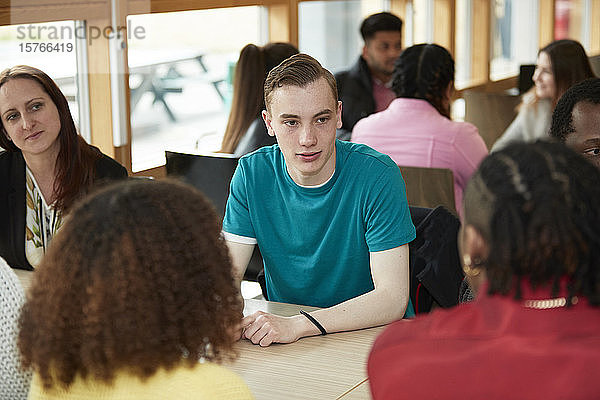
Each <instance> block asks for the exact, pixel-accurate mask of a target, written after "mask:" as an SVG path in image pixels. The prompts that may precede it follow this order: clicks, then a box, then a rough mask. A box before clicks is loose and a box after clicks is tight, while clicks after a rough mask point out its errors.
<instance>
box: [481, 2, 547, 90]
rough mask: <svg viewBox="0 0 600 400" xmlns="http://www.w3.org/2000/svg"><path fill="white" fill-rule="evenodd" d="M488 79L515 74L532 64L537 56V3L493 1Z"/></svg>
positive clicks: (497, 78)
mask: <svg viewBox="0 0 600 400" xmlns="http://www.w3.org/2000/svg"><path fill="white" fill-rule="evenodd" d="M491 6H492V21H491V38H492V42H491V65H490V78H491V79H492V80H499V79H502V78H507V77H509V76H514V75H517V74H518V73H519V65H520V64H533V63H535V60H536V56H537V52H538V24H537V21H538V1H537V0H518V1H517V0H493V1H492V4H491Z"/></svg>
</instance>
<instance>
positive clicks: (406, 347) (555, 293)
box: [368, 141, 600, 400]
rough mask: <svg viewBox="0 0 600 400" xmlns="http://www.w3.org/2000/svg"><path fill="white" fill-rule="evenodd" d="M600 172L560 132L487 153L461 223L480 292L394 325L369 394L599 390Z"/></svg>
mask: <svg viewBox="0 0 600 400" xmlns="http://www.w3.org/2000/svg"><path fill="white" fill-rule="evenodd" d="M598 182H600V170H598V169H596V168H594V166H593V165H592V164H591V163H589V162H588V161H587V160H585V159H584V158H583V157H581V156H580V155H579V154H577V153H575V152H574V151H573V150H572V149H570V148H569V147H567V146H564V145H562V144H560V143H555V142H541V141H540V142H537V143H529V144H526V143H521V144H513V145H510V146H508V147H506V148H505V149H503V150H501V151H498V152H497V153H493V154H492V155H490V156H489V157H487V158H486V159H485V160H484V161H483V162H482V163H481V165H480V167H479V168H478V170H477V171H476V173H475V174H474V176H473V178H472V179H471V181H470V182H469V184H468V186H467V190H466V192H465V201H464V216H463V225H462V229H461V231H460V233H459V248H460V254H461V257H462V261H463V266H464V267H463V269H464V271H465V274H466V277H467V279H468V280H469V282H470V284H471V286H472V288H473V290H474V292H475V294H476V299H475V300H474V301H473V302H470V303H465V304H461V305H459V306H458V307H455V308H453V309H450V310H436V311H434V312H433V313H431V314H429V315H427V316H425V317H424V318H417V320H416V321H414V322H412V323H410V324H406V323H401V322H396V323H394V324H392V325H390V326H389V327H388V328H387V329H386V330H385V331H384V332H383V333H382V335H381V336H379V337H378V338H377V340H376V342H375V344H374V346H373V349H372V351H371V354H370V356H369V361H368V373H369V380H370V385H371V391H372V393H373V398H374V399H391V398H396V395H397V393H399V391H400V390H402V393H403V396H405V397H406V398H459V397H460V398H467V399H471V398H472V399H483V398H485V399H507V398H524V399H527V398H536V399H546V400H552V399H592V398H597V397H598V393H600V380H599V379H598V373H597V372H595V371H597V366H598V363H599V362H600V335H599V334H598V332H600V312H599V311H600V308H599V307H600V223H599V222H600V185H598Z"/></svg>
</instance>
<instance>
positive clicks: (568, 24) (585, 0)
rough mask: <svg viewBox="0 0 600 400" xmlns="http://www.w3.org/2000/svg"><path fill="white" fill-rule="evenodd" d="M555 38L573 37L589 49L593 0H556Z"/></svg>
mask: <svg viewBox="0 0 600 400" xmlns="http://www.w3.org/2000/svg"><path fill="white" fill-rule="evenodd" d="M554 7H555V9H554V38H555V39H573V40H577V41H578V42H580V43H581V44H582V45H583V47H585V49H586V50H588V51H589V45H590V43H589V41H590V18H589V16H590V14H591V11H590V9H591V0H556V2H555V5H554Z"/></svg>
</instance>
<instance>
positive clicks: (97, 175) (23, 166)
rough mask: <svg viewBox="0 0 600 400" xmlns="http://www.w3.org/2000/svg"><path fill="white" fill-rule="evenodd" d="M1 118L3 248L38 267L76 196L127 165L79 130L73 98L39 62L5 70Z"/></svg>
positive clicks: (18, 261)
mask: <svg viewBox="0 0 600 400" xmlns="http://www.w3.org/2000/svg"><path fill="white" fill-rule="evenodd" d="M0 121H1V124H0V146H1V147H2V148H4V149H5V150H6V152H4V153H2V154H0V187H2V188H3V189H4V190H2V192H1V193H0V256H1V257H3V258H4V259H5V260H6V262H8V264H9V265H10V266H11V267H13V268H23V269H33V268H34V267H35V266H36V265H37V264H38V263H39V262H40V260H41V258H42V256H43V254H44V252H45V250H46V248H47V246H48V244H49V242H50V240H51V239H52V237H53V236H54V234H55V233H56V232H57V231H58V229H59V228H60V226H61V225H62V221H63V219H64V218H63V217H64V216H65V215H66V213H67V212H68V210H69V208H70V207H71V206H72V204H73V202H74V201H75V200H77V199H78V198H79V197H81V196H82V195H84V194H85V193H87V192H88V191H89V190H90V189H91V187H92V186H94V185H95V184H97V183H98V182H99V181H101V180H104V179H115V178H123V177H126V176H127V171H126V170H125V168H123V167H122V166H121V165H120V164H119V163H117V162H116V161H115V160H113V159H111V158H110V157H108V156H106V155H104V154H102V153H101V152H100V150H98V149H97V148H96V147H93V146H90V145H89V144H87V143H86V142H85V140H84V139H83V138H82V137H81V136H80V135H78V133H77V129H76V128H75V123H74V122H73V118H72V116H71V112H70V111H69V106H68V104H67V99H66V98H65V96H64V95H63V94H62V92H61V91H60V89H59V88H58V86H57V85H56V83H55V82H54V81H53V80H52V79H51V78H50V77H49V76H48V75H46V74H45V73H44V72H42V71H40V70H39V69H36V68H33V67H29V66H26V65H17V66H15V67H12V68H8V69H5V70H4V71H2V72H1V73H0Z"/></svg>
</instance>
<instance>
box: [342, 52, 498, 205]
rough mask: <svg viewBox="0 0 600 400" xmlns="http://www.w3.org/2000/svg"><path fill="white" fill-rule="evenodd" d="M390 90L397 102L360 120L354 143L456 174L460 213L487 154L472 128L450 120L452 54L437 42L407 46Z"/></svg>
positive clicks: (400, 161)
mask: <svg viewBox="0 0 600 400" xmlns="http://www.w3.org/2000/svg"><path fill="white" fill-rule="evenodd" d="M392 88H393V89H394V91H395V92H396V96H397V98H396V99H395V100H394V101H392V103H391V104H390V106H389V107H388V108H387V109H386V110H384V111H382V112H379V113H376V114H373V115H371V116H369V117H367V118H365V119H362V120H360V121H359V122H358V123H357V124H356V125H355V127H354V129H353V131H352V141H353V142H355V143H363V144H366V145H368V146H370V147H372V148H374V149H375V150H377V151H380V152H382V153H385V154H387V155H389V156H390V157H391V158H392V160H394V161H395V162H396V164H398V165H404V166H411V167H425V168H448V169H450V170H452V172H453V174H454V199H455V201H456V209H457V210H461V204H462V193H463V190H464V188H465V186H466V185H467V181H468V180H469V178H470V177H471V175H472V174H473V172H474V171H475V168H477V165H478V164H479V163H480V162H481V160H483V158H484V157H485V156H486V155H487V154H488V151H487V148H486V147H485V143H484V141H483V139H482V138H481V136H479V131H478V130H477V128H476V127H475V126H474V125H472V124H469V123H466V122H455V121H452V120H451V119H450V97H451V96H452V91H453V90H454V60H453V59H452V56H451V55H450V53H449V52H448V51H447V50H446V49H445V48H443V47H441V46H438V45H437V44H418V45H415V46H412V47H409V48H407V49H406V50H404V51H403V52H402V54H400V57H398V59H397V60H396V64H395V68H394V78H393V85H392ZM459 212H460V211H459Z"/></svg>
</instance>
